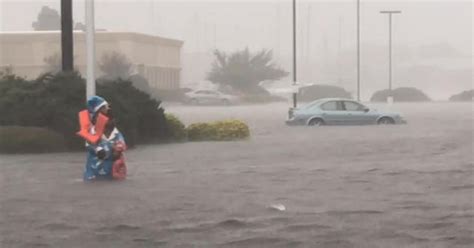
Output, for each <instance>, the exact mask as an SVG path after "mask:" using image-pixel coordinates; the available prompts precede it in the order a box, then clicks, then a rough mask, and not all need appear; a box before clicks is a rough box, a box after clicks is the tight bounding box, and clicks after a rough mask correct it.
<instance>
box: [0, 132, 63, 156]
mask: <svg viewBox="0 0 474 248" xmlns="http://www.w3.org/2000/svg"><path fill="white" fill-rule="evenodd" d="M65 150H67V145H66V140H65V139H64V137H63V136H62V135H61V134H59V133H57V132H54V131H51V130H48V129H45V128H39V127H20V126H3V127H0V153H42V152H61V151H65Z"/></svg>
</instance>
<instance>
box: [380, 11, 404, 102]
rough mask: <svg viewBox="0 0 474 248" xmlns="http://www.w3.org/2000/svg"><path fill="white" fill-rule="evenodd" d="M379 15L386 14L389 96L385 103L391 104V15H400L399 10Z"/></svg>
mask: <svg viewBox="0 0 474 248" xmlns="http://www.w3.org/2000/svg"><path fill="white" fill-rule="evenodd" d="M380 13H381V14H388V92H389V96H388V98H387V101H388V102H389V103H391V102H392V101H393V95H392V14H400V13H402V12H401V11H399V10H384V11H380Z"/></svg>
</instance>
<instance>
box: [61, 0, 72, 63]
mask: <svg viewBox="0 0 474 248" xmlns="http://www.w3.org/2000/svg"><path fill="white" fill-rule="evenodd" d="M73 54H74V45H73V34H72V0H61V57H62V71H64V72H70V71H72V70H74V62H73Z"/></svg>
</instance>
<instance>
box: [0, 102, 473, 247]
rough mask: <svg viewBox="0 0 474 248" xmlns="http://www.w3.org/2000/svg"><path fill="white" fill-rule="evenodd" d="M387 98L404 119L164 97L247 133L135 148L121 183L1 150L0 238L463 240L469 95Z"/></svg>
mask: <svg viewBox="0 0 474 248" xmlns="http://www.w3.org/2000/svg"><path fill="white" fill-rule="evenodd" d="M368 105H369V106H371V107H372V106H373V105H371V104H368ZM375 107H376V108H378V109H386V108H387V106H385V105H377V106H375ZM391 108H392V110H395V111H399V112H400V113H402V114H403V115H404V117H405V119H406V120H407V121H408V124H407V125H389V126H350V127H330V126H324V127H318V128H310V127H288V126H286V125H285V124H284V120H285V118H286V113H287V109H288V105H286V104H283V103H278V104H269V105H258V106H230V107H213V106H167V107H166V111H167V112H170V113H173V114H176V115H177V116H178V117H179V118H180V119H182V120H183V121H184V122H185V123H186V124H190V123H192V122H198V121H210V120H220V119H226V118H236V119H240V120H243V121H245V122H247V123H248V125H249V126H250V129H251V137H250V139H248V140H244V141H239V142H189V143H177V144H166V145H147V146H139V147H137V148H136V149H133V150H130V151H128V152H127V153H126V160H127V165H128V168H129V178H128V179H127V180H126V181H124V182H94V183H89V184H85V183H83V182H82V180H81V178H82V170H83V167H84V163H85V152H82V153H81V152H79V153H58V154H41V155H0V156H1V157H0V161H1V167H2V170H1V171H2V174H1V175H0V195H1V197H0V240H1V245H0V246H1V247H70V248H73V247H115V248H118V247H324V248H331V247H335V248H336V247H337V248H345V247H361V248H371V247H380V248H390V247H393V248H398V247H413V248H414V247H418V248H419V247H426V248H428V247H429V248H444V247H459V248H460V247H472V245H473V244H474V177H473V174H472V172H473V169H474V165H473V143H474V142H473V115H472V113H473V112H472V110H473V105H472V104H471V103H422V104H395V105H394V106H392V107H391ZM275 204H281V205H283V206H285V211H280V210H277V209H275V208H274V207H271V206H272V205H275Z"/></svg>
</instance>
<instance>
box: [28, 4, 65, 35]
mask: <svg viewBox="0 0 474 248" xmlns="http://www.w3.org/2000/svg"><path fill="white" fill-rule="evenodd" d="M31 26H32V27H33V29H34V30H35V31H44V30H60V29H61V16H60V15H59V13H58V11H57V10H55V9H52V8H49V7H48V6H43V8H41V11H40V13H39V14H38V20H37V21H36V22H33V23H32V25H31Z"/></svg>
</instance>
